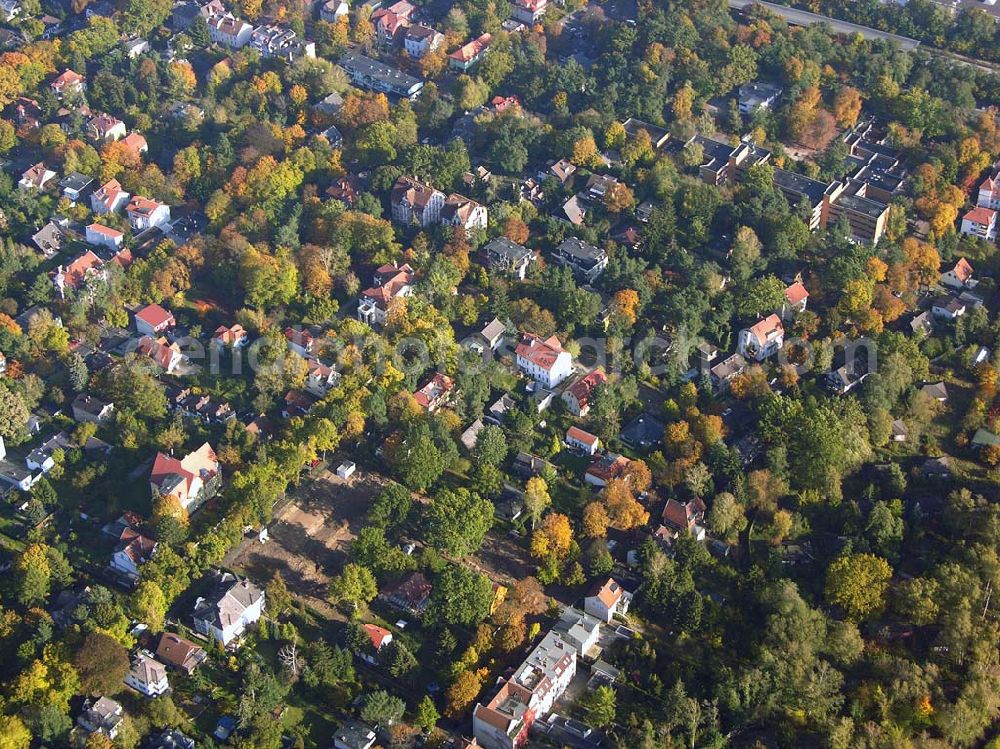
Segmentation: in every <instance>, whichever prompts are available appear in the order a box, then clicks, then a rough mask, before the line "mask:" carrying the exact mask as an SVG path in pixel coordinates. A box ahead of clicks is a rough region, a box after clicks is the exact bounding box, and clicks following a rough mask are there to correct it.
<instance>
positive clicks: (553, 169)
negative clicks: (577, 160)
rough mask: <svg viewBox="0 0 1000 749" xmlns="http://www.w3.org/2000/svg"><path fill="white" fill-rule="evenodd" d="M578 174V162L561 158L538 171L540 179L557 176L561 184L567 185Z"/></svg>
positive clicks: (541, 180)
mask: <svg viewBox="0 0 1000 749" xmlns="http://www.w3.org/2000/svg"><path fill="white" fill-rule="evenodd" d="M574 174H576V164H574V163H573V162H572V161H570V160H569V159H559V161H553V162H552V163H551V164H549V165H548V168H547V169H546V170H545V171H543V172H539V173H538V181H539V182H544V181H545V180H546V179H548V178H549V177H555V179H556V181H557V182H559V184H560V185H565V184H566V183H567V182H569V181H570V180H571V179H573V175H574Z"/></svg>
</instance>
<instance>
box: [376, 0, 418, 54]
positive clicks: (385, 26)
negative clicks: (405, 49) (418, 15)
mask: <svg viewBox="0 0 1000 749" xmlns="http://www.w3.org/2000/svg"><path fill="white" fill-rule="evenodd" d="M414 11H416V8H415V7H413V6H412V5H411V4H410V3H408V2H407V1H406V0H397V2H395V3H393V4H392V5H390V6H389V7H388V8H379V9H378V10H376V11H375V12H374V13H372V14H371V16H370V17H369V20H370V21H371V22H372V25H374V26H375V35H376V38H377V39H378V43H379V44H381V45H382V46H385V47H390V46H392V45H394V44H395V43H396V42H397V41H398V40H399V39H400V37H401V36H402V34H403V32H405V31H406V29H407V28H409V26H410V17H411V16H412V15H413V13H414Z"/></svg>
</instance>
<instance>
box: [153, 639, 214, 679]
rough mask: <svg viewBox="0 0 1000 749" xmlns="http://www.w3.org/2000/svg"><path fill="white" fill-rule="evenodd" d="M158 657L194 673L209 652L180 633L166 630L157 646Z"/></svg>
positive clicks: (164, 662) (173, 665)
mask: <svg viewBox="0 0 1000 749" xmlns="http://www.w3.org/2000/svg"><path fill="white" fill-rule="evenodd" d="M156 657H157V658H158V659H159V661H160V662H161V663H163V664H166V665H167V666H170V667H171V668H176V669H178V670H179V671H183V672H184V673H186V674H192V673H194V671H195V669H197V668H198V666H200V665H201V664H202V662H203V661H204V660H205V659H206V658H208V653H206V652H205V649H204V648H202V647H200V646H198V645H195V644H194V643H193V642H191V641H189V640H185V639H184V638H183V637H181V636H180V635H176V634H174V633H173V632H164V633H163V635H162V636H161V637H160V644H159V645H157V647H156Z"/></svg>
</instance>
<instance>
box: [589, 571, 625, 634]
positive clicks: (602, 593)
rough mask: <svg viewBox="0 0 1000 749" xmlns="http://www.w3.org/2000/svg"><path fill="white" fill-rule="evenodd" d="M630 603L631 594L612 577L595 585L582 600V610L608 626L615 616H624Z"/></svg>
mask: <svg viewBox="0 0 1000 749" xmlns="http://www.w3.org/2000/svg"><path fill="white" fill-rule="evenodd" d="M631 603H632V594H631V593H629V592H628V591H627V590H625V588H623V587H622V586H621V583H619V582H618V581H617V580H615V579H614V578H613V577H609V578H608V579H607V580H605V581H603V582H597V583H595V584H594V585H593V586H592V587H591V589H590V591H589V592H588V593H587V595H586V597H585V598H584V599H583V610H584V612H586V613H588V614H590V615H591V616H593V617H595V618H597V619H600V620H601V621H602V622H604V623H605V624H610V623H611V620H612V619H614V618H615V616H625V614H627V613H628V607H629V605H630V604H631Z"/></svg>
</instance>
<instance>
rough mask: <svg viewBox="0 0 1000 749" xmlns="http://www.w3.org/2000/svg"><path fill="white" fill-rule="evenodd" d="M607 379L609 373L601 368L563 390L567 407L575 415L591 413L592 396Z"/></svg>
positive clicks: (563, 397)
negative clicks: (606, 373) (605, 372)
mask: <svg viewBox="0 0 1000 749" xmlns="http://www.w3.org/2000/svg"><path fill="white" fill-rule="evenodd" d="M607 381H608V378H607V375H605V374H604V372H602V371H601V370H599V369H595V370H594V371H593V372H591V373H589V374H587V375H585V376H584V377H581V378H580V379H578V380H577V381H576V382H574V383H573V384H572V385H570V386H569V387H568V388H566V390H564V391H563V394H562V399H563V402H564V403H565V404H566V408H567V409H568V410H569V412H570V413H571V414H573V415H574V416H586V415H587V414H588V413H590V399H591V396H592V395H593V394H594V391H595V390H596V389H597V387H598V386H599V385H603V384H604V383H605V382H607Z"/></svg>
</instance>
